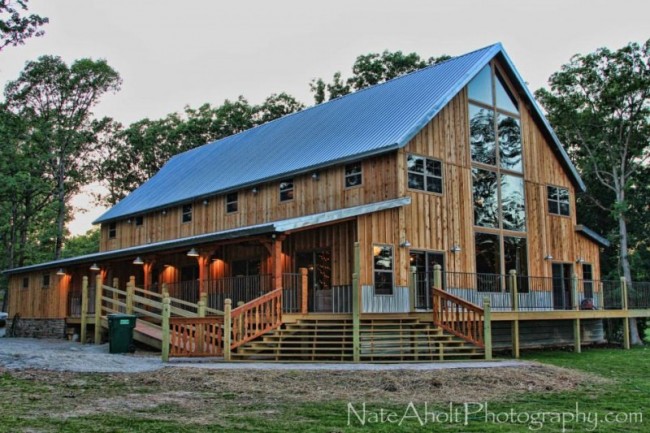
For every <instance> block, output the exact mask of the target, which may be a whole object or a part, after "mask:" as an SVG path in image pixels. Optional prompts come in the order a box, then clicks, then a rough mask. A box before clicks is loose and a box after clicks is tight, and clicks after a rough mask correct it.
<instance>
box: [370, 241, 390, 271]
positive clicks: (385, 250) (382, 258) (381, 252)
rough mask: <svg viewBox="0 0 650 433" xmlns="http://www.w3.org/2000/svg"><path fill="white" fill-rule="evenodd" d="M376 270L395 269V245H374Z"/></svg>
mask: <svg viewBox="0 0 650 433" xmlns="http://www.w3.org/2000/svg"><path fill="white" fill-rule="evenodd" d="M373 256H374V268H375V270H392V269H393V247H391V246H389V245H375V246H374V247H373Z"/></svg>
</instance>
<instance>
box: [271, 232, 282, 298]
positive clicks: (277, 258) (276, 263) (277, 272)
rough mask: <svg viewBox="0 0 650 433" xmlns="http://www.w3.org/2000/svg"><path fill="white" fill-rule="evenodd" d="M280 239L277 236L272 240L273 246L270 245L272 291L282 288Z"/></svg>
mask: <svg viewBox="0 0 650 433" xmlns="http://www.w3.org/2000/svg"><path fill="white" fill-rule="evenodd" d="M282 239H283V237H280V236H278V237H277V238H275V239H274V240H273V244H272V245H271V258H272V260H271V261H272V262H273V269H272V271H271V274H272V279H273V285H272V287H273V290H276V289H279V288H281V287H282Z"/></svg>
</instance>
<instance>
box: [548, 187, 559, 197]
mask: <svg viewBox="0 0 650 433" xmlns="http://www.w3.org/2000/svg"><path fill="white" fill-rule="evenodd" d="M546 189H547V191H548V199H549V200H557V199H558V197H557V188H555V187H554V186H549V187H547V188H546Z"/></svg>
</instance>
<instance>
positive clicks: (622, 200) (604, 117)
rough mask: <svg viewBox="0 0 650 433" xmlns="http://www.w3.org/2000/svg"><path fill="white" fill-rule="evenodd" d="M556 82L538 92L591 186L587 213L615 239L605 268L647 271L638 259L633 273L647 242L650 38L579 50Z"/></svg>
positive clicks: (583, 205) (583, 203) (584, 202)
mask: <svg viewBox="0 0 650 433" xmlns="http://www.w3.org/2000/svg"><path fill="white" fill-rule="evenodd" d="M549 84H550V87H551V89H550V91H549V90H546V89H540V90H538V91H537V93H536V95H537V97H538V99H539V100H540V101H541V102H542V104H543V105H544V107H545V108H546V110H547V112H548V116H549V120H550V121H551V123H552V125H553V126H554V128H555V130H556V132H557V133H558V136H559V137H560V139H561V141H562V142H563V143H564V144H565V145H566V146H567V147H568V150H569V154H570V156H571V158H572V160H573V161H574V163H575V164H576V166H577V167H578V168H579V170H580V171H581V174H582V176H583V179H584V180H585V183H586V184H587V187H588V192H587V195H586V196H583V197H580V199H579V201H578V205H579V213H580V217H581V219H582V218H584V221H585V222H586V223H587V224H589V225H590V226H591V227H592V228H593V229H595V230H596V231H599V232H601V233H605V234H608V236H609V237H610V239H612V240H613V241H614V247H613V248H614V251H613V252H608V253H607V254H606V255H605V259H606V261H605V265H606V267H605V269H604V271H605V273H607V272H610V273H616V271H617V270H619V269H622V270H623V271H624V273H625V275H626V277H628V278H629V273H630V272H631V273H636V274H638V275H641V274H643V275H647V274H648V270H649V269H650V268H649V265H648V264H647V262H646V264H645V265H644V264H643V263H641V262H640V261H638V260H636V261H635V260H633V261H632V263H633V264H636V266H640V267H637V268H635V269H632V270H629V271H628V269H629V266H628V264H627V263H628V257H627V256H628V252H631V253H632V254H633V255H634V254H637V253H639V252H643V251H645V252H646V253H647V247H648V244H647V240H646V239H647V228H648V226H649V221H648V218H649V215H650V214H649V213H648V203H649V201H648V199H649V198H650V193H649V190H648V186H647V180H646V179H647V175H648V174H650V172H649V171H648V167H647V164H646V163H645V162H646V161H647V160H648V158H649V157H650V40H648V41H647V42H646V43H645V44H643V45H639V44H636V43H630V44H628V45H627V46H625V47H623V48H621V49H619V50H616V51H611V50H609V49H608V48H600V49H598V50H596V51H595V52H594V53H591V54H587V55H576V56H574V57H572V59H571V61H570V62H569V63H568V64H566V65H564V66H563V67H562V69H561V70H560V71H558V72H556V73H555V74H553V75H552V76H551V77H550V79H549ZM628 228H629V230H628ZM616 251H618V257H616Z"/></svg>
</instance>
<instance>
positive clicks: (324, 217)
mask: <svg viewBox="0 0 650 433" xmlns="http://www.w3.org/2000/svg"><path fill="white" fill-rule="evenodd" d="M409 204H411V197H401V198H395V199H391V200H385V201H380V202H376V203H370V204H364V205H360V206H353V207H349V208H344V209H336V210H333V211H327V212H322V213H318V214H313V215H306V216H301V217H297V218H289V219H285V220H281V221H275V222H272V223H264V224H256V225H252V226H247V227H241V228H236V229H229V230H222V231H220V232H213V233H206V234H202V235H196V236H189V237H185V238H180V239H172V240H168V241H161V242H155V243H151V244H147V245H138V246H135V247H129V248H122V249H119V250H113V251H103V252H99V253H93V254H86V255H84V256H78V257H71V258H68V259H61V260H54V261H51V262H46V263H39V264H36V265H30V266H23V267H21V268H14V269H8V270H6V271H3V272H2V273H3V274H5V275H12V274H18V273H23V272H31V271H38V270H41V269H50V268H59V267H65V266H70V265H77V264H82V263H93V262H99V261H101V260H112V259H117V258H121V257H128V256H131V257H133V256H136V255H139V254H145V253H152V252H155V251H160V250H164V249H169V248H182V247H192V246H197V245H200V244H205V243H209V242H215V241H220V240H226V239H235V238H240V237H244V236H255V235H261V234H270V233H283V232H290V231H294V230H300V229H303V228H307V227H311V226H315V225H320V224H327V223H331V222H336V221H341V220H344V219H348V218H354V217H356V216H359V215H365V214H369V213H373V212H379V211H382V210H387V209H393V208H397V207H401V206H407V205H409Z"/></svg>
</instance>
